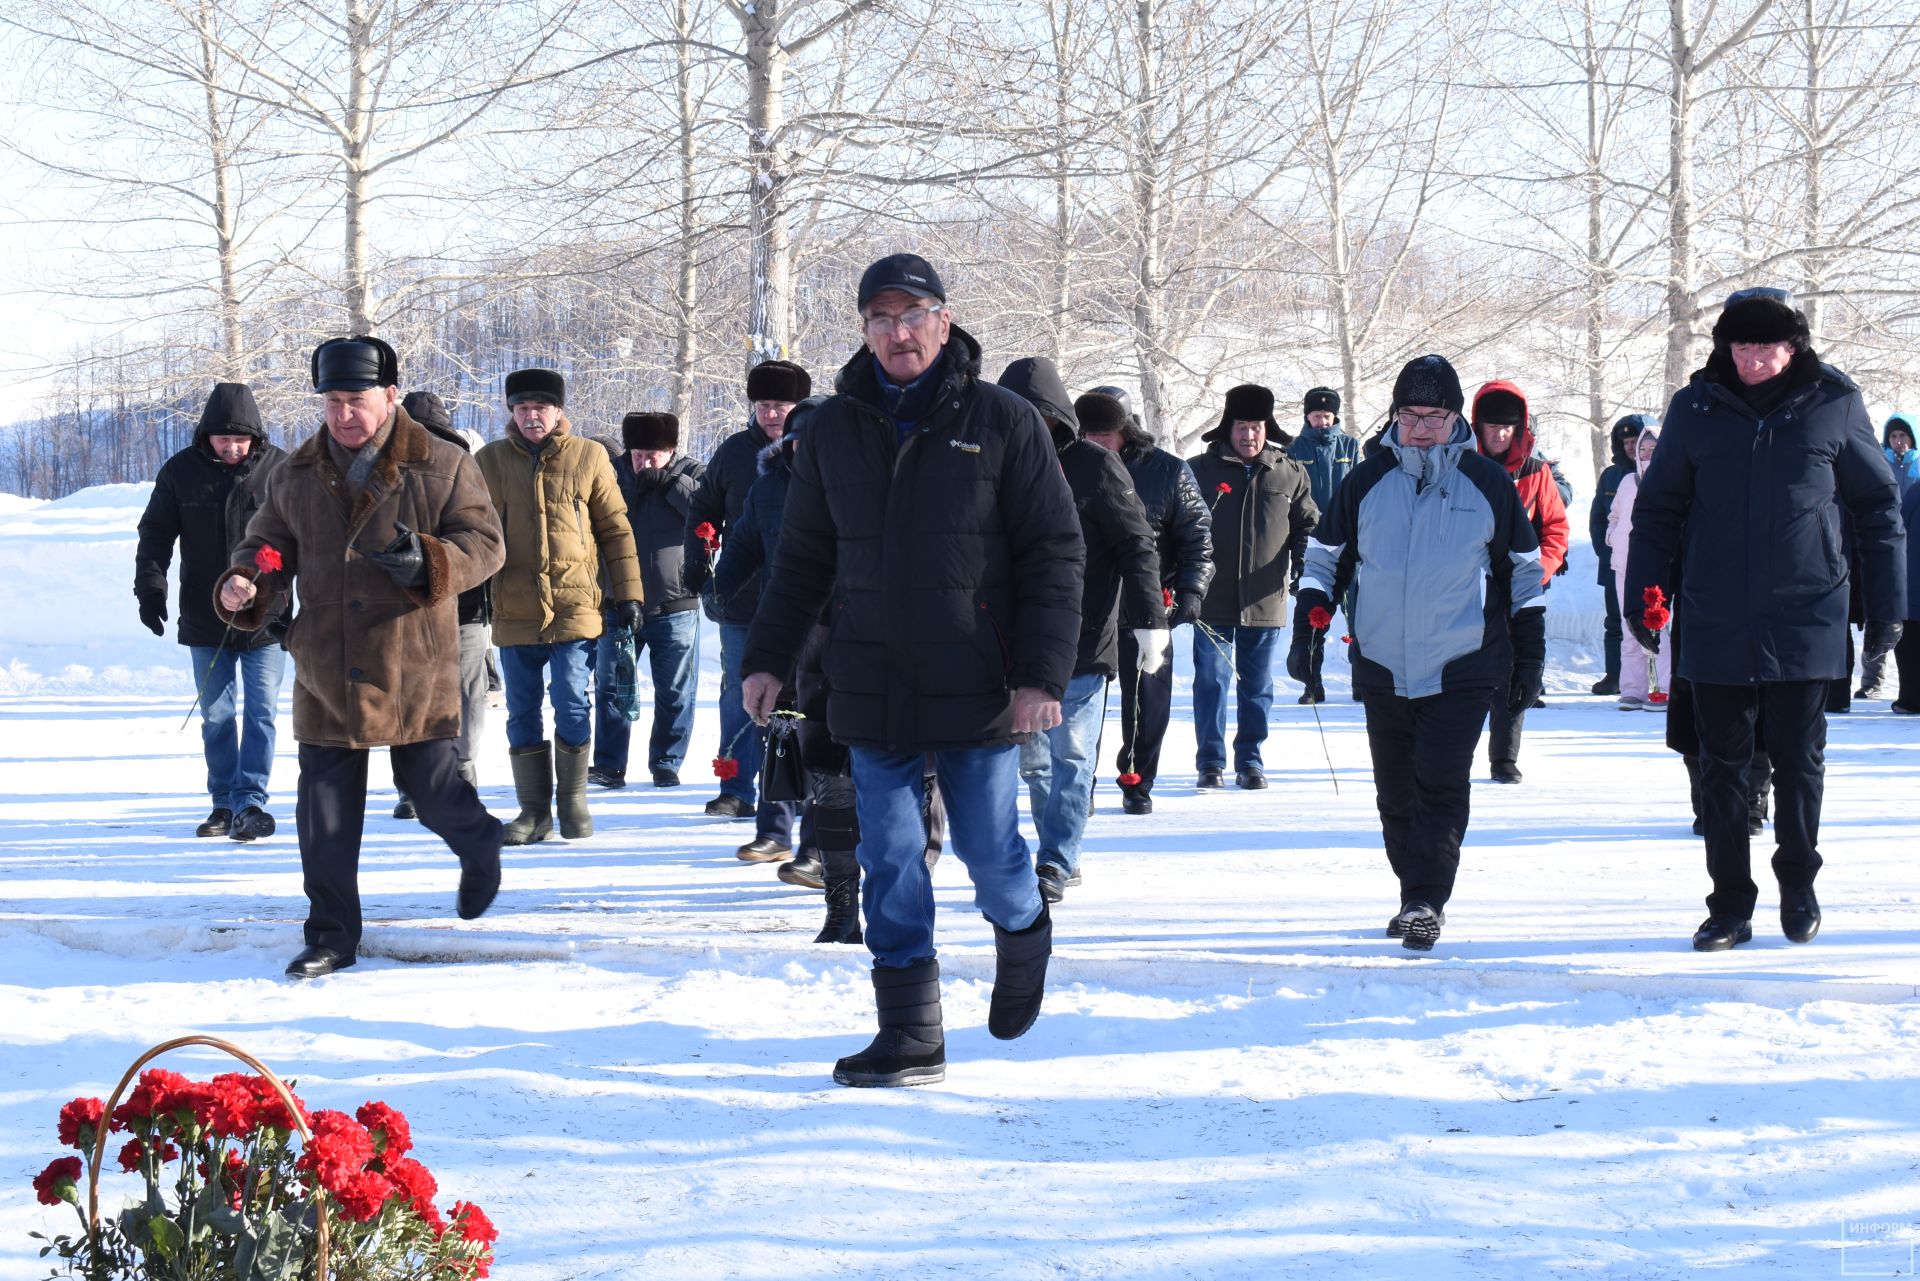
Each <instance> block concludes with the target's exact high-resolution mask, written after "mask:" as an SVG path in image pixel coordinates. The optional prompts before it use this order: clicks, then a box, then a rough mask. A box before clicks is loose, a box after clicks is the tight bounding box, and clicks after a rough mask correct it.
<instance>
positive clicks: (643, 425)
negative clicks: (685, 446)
mask: <svg viewBox="0 0 1920 1281" xmlns="http://www.w3.org/2000/svg"><path fill="white" fill-rule="evenodd" d="M620 443H621V445H622V446H624V447H625V448H627V449H678V448H680V420H679V419H678V418H676V417H674V416H673V415H672V414H628V415H627V416H626V417H625V418H622V419H621V420H620Z"/></svg>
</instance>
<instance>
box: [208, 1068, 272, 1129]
mask: <svg viewBox="0 0 1920 1281" xmlns="http://www.w3.org/2000/svg"><path fill="white" fill-rule="evenodd" d="M194 1113H195V1115H196V1116H198V1117H199V1118H200V1123H201V1124H202V1125H204V1126H206V1128H207V1129H209V1130H211V1131H213V1132H214V1133H215V1134H217V1135H219V1136H220V1137H221V1138H223V1139H244V1138H248V1137H249V1136H251V1135H252V1134H253V1132H254V1130H255V1128H256V1127H257V1126H258V1125H259V1117H258V1114H257V1112H256V1109H255V1106H254V1094H253V1083H252V1079H251V1078H249V1077H246V1076H243V1075H241V1074H240V1073H238V1072H222V1073H221V1074H220V1075H219V1076H216V1077H214V1078H213V1080H211V1081H209V1082H208V1083H207V1085H206V1088H205V1090H204V1091H203V1092H202V1093H201V1095H200V1098H199V1100H198V1102H197V1103H196V1105H195V1108H194Z"/></svg>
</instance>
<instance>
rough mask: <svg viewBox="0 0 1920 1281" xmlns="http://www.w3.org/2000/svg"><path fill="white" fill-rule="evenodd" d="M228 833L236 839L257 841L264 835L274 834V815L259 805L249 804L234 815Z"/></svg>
mask: <svg viewBox="0 0 1920 1281" xmlns="http://www.w3.org/2000/svg"><path fill="white" fill-rule="evenodd" d="M227 835H228V836H230V837H232V838H233V839H234V840H236V841H257V840H259V839H260V838H261V837H263V836H272V835H273V815H271V814H269V813H267V812H266V811H265V810H263V809H261V808H260V807H259V806H258V805H249V806H247V808H245V809H243V810H241V811H240V813H239V814H237V815H235V816H234V820H233V826H232V827H231V828H229V829H228V831H227Z"/></svg>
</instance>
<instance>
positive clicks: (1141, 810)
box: [1074, 386, 1213, 814]
mask: <svg viewBox="0 0 1920 1281" xmlns="http://www.w3.org/2000/svg"><path fill="white" fill-rule="evenodd" d="M1074 410H1075V413H1076V414H1077V416H1078V417H1079V419H1080V434H1081V436H1082V437H1083V438H1084V439H1085V440H1087V441H1088V442H1089V443H1091V444H1095V445H1098V446H1100V447H1101V448H1102V449H1110V450H1112V451H1113V452H1114V453H1116V454H1118V455H1120V461H1121V462H1123V463H1125V464H1126V467H1127V474H1128V475H1130V476H1132V477H1133V491H1134V493H1135V495H1137V496H1138V497H1139V499H1140V505H1141V507H1142V508H1144V509H1145V511H1146V515H1147V524H1148V526H1149V527H1150V528H1151V529H1152V530H1153V536H1154V551H1155V553H1156V554H1157V555H1158V557H1159V563H1160V594H1161V602H1162V604H1163V606H1164V607H1165V609H1166V611H1167V626H1168V628H1169V631H1171V629H1172V628H1175V627H1179V626H1180V625H1182V624H1183V623H1193V622H1196V621H1198V620H1199V618H1200V603H1201V601H1203V600H1205V599H1206V595H1207V584H1208V583H1209V582H1211V581H1212V580H1213V547H1212V537H1211V533H1210V529H1211V519H1210V517H1209V515H1208V512H1207V503H1206V500H1205V499H1203V498H1202V497H1201V496H1200V485H1199V483H1198V482H1197V481H1195V480H1194V478H1193V469H1192V468H1191V467H1188V466H1187V464H1186V461H1185V460H1184V459H1182V458H1180V457H1178V456H1177V455H1175V454H1170V453H1168V452H1167V451H1166V450H1164V449H1159V448H1156V447H1155V446H1154V443H1153V437H1151V436H1149V435H1147V433H1146V430H1145V429H1144V428H1142V427H1141V425H1140V419H1139V417H1138V416H1136V415H1135V414H1134V412H1133V408H1132V404H1131V402H1130V401H1129V400H1128V398H1127V393H1126V392H1125V391H1123V390H1121V389H1120V388H1118V387H1113V386H1106V387H1095V388H1094V389H1093V390H1092V391H1091V392H1089V393H1087V394H1086V395H1085V396H1082V397H1081V398H1080V399H1079V400H1077V401H1075V402H1074ZM1172 714H1173V664H1172V663H1162V664H1160V666H1159V667H1157V668H1156V669H1155V670H1154V671H1153V672H1152V673H1148V672H1146V671H1143V670H1142V668H1141V663H1140V647H1139V646H1138V645H1137V644H1136V643H1135V641H1134V638H1133V632H1132V629H1130V628H1122V629H1121V631H1120V753H1119V755H1118V757H1116V758H1115V763H1116V765H1117V766H1118V767H1119V771H1120V776H1121V778H1122V779H1131V780H1133V781H1128V782H1122V783H1121V784H1120V795H1121V801H1120V808H1121V809H1122V810H1124V811H1125V812H1127V813H1128V814H1151V813H1153V780H1154V779H1155V778H1156V777H1158V776H1159V773H1160V744H1161V743H1162V742H1164V741H1165V740H1166V737H1167V723H1168V721H1169V720H1171V719H1172Z"/></svg>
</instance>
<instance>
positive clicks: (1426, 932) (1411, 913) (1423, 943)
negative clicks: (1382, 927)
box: [1394, 903, 1441, 952]
mask: <svg viewBox="0 0 1920 1281" xmlns="http://www.w3.org/2000/svg"><path fill="white" fill-rule="evenodd" d="M1394 919H1395V920H1402V919H1404V920H1405V921H1406V929H1405V930H1404V931H1403V932H1402V933H1401V935H1400V946H1401V947H1404V948H1406V949H1407V950H1408V951H1409V952H1431V951H1433V945H1434V944H1435V943H1438V942H1439V941H1440V924H1441V921H1440V913H1438V912H1436V911H1434V910H1433V909H1432V908H1430V907H1428V906H1427V905H1426V904H1425V903H1409V904H1407V905H1406V906H1405V907H1404V908H1402V909H1401V910H1400V915H1399V916H1398V917H1395V918H1394Z"/></svg>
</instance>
